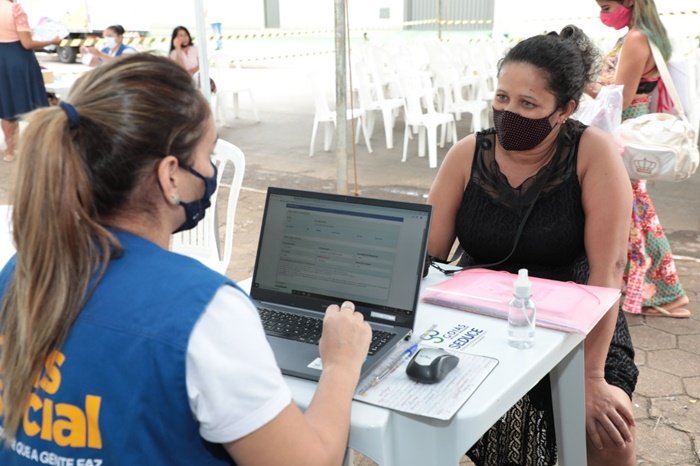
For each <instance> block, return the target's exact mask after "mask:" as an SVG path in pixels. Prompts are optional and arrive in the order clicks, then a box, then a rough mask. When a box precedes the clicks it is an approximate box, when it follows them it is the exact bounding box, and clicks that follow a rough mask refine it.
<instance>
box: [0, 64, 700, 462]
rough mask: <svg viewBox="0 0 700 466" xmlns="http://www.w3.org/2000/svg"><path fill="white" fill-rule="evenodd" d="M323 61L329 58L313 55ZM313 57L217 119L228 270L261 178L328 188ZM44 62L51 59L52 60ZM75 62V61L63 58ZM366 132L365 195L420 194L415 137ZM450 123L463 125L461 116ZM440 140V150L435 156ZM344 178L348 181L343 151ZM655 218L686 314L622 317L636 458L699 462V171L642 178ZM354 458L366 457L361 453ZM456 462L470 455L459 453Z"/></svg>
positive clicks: (269, 73)
mask: <svg viewBox="0 0 700 466" xmlns="http://www.w3.org/2000/svg"><path fill="white" fill-rule="evenodd" d="M323 63H325V65H326V66H328V67H330V68H328V69H331V70H332V64H330V63H329V62H328V61H325V62H323ZM319 64H321V62H311V61H306V62H299V63H297V64H295V66H290V67H286V68H283V69H278V68H265V69H263V68H260V69H245V70H243V72H244V76H243V77H242V79H248V80H249V82H250V83H251V85H252V86H253V91H254V94H255V98H256V101H257V105H258V110H259V112H260V116H261V120H262V121H261V122H260V123H257V122H254V121H253V120H252V114H251V113H250V112H249V111H247V110H248V109H249V107H248V102H247V101H246V100H245V96H243V97H242V102H241V109H242V112H241V117H242V118H240V119H236V120H232V121H230V122H229V126H227V127H222V128H221V129H220V136H221V137H223V138H224V139H226V140H228V141H231V142H233V143H235V144H236V145H238V146H239V147H241V148H242V149H243V151H244V152H245V154H246V175H245V179H244V182H243V190H242V192H241V195H240V200H239V207H238V212H237V214H236V219H235V225H236V227H235V240H234V242H235V244H234V258H233V260H232V263H231V266H230V267H229V270H228V274H229V275H230V276H231V277H233V278H234V279H243V278H246V277H249V276H250V275H251V273H252V267H253V261H254V253H255V249H256V245H257V240H258V234H259V227H260V218H261V207H262V203H263V200H264V193H265V190H266V188H267V187H268V186H271V185H276V186H285V187H297V188H303V189H314V190H326V191H335V189H336V182H335V179H336V168H335V154H334V152H324V151H323V150H322V148H321V147H320V146H321V140H322V138H321V137H319V138H317V149H316V154H315V155H314V157H309V156H308V151H309V140H310V135H311V126H312V121H313V100H312V96H311V89H310V85H309V83H308V79H307V74H308V72H309V71H310V70H311V69H312V68H316V67H317V66H319ZM47 66H50V67H55V68H57V69H60V66H57V65H56V64H55V63H53V62H47ZM72 66H78V65H72ZM377 126H378V127H377V128H375V131H374V136H373V138H372V140H371V143H372V146H373V149H374V152H373V153H372V154H369V153H368V151H367V149H366V147H365V146H364V143H362V142H361V143H360V145H359V146H358V147H357V154H356V159H355V160H356V166H357V175H356V179H357V187H358V190H359V193H360V194H361V195H365V196H372V197H384V198H392V199H401V200H411V201H415V202H424V199H425V196H426V194H427V191H428V188H429V186H430V183H431V182H432V179H433V177H434V175H435V172H436V171H435V170H433V169H430V168H428V163H427V159H426V158H422V159H421V158H418V157H417V149H416V142H415V140H413V141H411V142H410V144H409V158H408V161H407V162H405V163H401V162H400V160H401V148H402V143H403V122H402V121H399V123H398V125H397V126H396V127H395V129H394V142H395V147H394V149H392V150H387V149H386V146H385V142H384V137H383V128H382V125H381V123H378V125H377ZM458 133H459V135H460V136H465V135H466V134H467V133H468V128H467V121H466V120H463V121H462V122H460V123H459V125H458ZM444 153H445V150H441V151H440V158H442V156H444ZM348 166H349V168H350V173H349V175H348V178H349V180H350V182H351V186H350V189H351V190H352V189H353V186H354V185H355V183H354V179H355V175H354V173H353V171H352V168H353V163H352V160H351V161H350V162H349V165H348ZM12 169H13V164H4V163H2V164H0V202H6V201H7V200H8V195H9V191H10V189H11V173H12ZM650 191H651V193H652V197H653V198H654V200H655V203H656V206H657V209H658V211H659V215H660V217H661V222H662V224H663V225H664V227H665V228H666V231H667V234H668V236H669V238H670V240H671V243H672V245H673V248H674V253H675V254H676V255H677V256H678V257H679V259H678V260H677V262H676V263H677V266H678V268H679V272H680V274H681V278H682V282H683V284H684V286H685V288H686V291H687V293H688V295H689V296H690V300H691V304H690V305H689V308H690V309H691V310H692V311H693V317H692V318H691V319H689V320H675V319H664V318H643V317H630V318H629V324H630V327H631V331H632V336H633V340H634V344H635V349H636V351H637V356H636V360H637V363H638V364H639V366H640V379H639V384H638V386H637V392H636V394H635V397H634V406H635V417H636V420H637V430H638V463H639V464H640V465H698V464H700V439H698V435H699V434H700V402H698V400H700V356H699V355H700V305H699V304H698V301H700V175H696V176H695V178H694V179H691V180H689V181H686V182H684V183H678V184H671V183H658V184H656V185H653V186H650ZM355 464H356V465H362V466H369V465H371V464H373V463H372V462H371V461H370V460H369V459H367V458H364V457H356V458H355ZM462 464H465V465H466V464H470V463H469V462H468V461H467V460H464V461H463V463H462Z"/></svg>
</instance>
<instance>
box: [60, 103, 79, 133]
mask: <svg viewBox="0 0 700 466" xmlns="http://www.w3.org/2000/svg"><path fill="white" fill-rule="evenodd" d="M58 105H59V106H60V107H61V108H62V109H63V111H64V112H66V115H67V116H68V127H69V128H70V129H75V128H77V127H78V125H79V124H80V114H79V113H78V111H77V110H76V109H75V107H73V106H72V105H71V104H69V103H68V102H65V101H63V100H62V101H61V102H60V103H59V104H58Z"/></svg>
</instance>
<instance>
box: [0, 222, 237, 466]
mask: <svg viewBox="0 0 700 466" xmlns="http://www.w3.org/2000/svg"><path fill="white" fill-rule="evenodd" d="M117 236H118V238H119V241H120V242H121V244H122V245H123V246H124V254H123V255H122V256H121V257H120V258H118V259H115V260H113V261H112V262H111V264H110V265H109V267H108V269H107V272H106V273H105V276H104V277H103V279H102V282H101V283H100V284H99V286H98V287H97V289H96V290H95V292H94V294H93V295H92V296H91V297H90V300H89V302H88V303H87V305H86V306H85V308H84V309H83V310H82V312H81V313H80V316H79V317H78V319H77V320H76V322H75V325H74V326H73V328H72V329H71V331H70V334H69V336H68V339H67V340H66V342H65V344H64V345H63V347H62V348H61V350H60V351H59V352H54V353H53V354H52V355H51V356H50V357H49V358H48V360H47V362H46V366H45V371H44V374H43V376H42V378H41V379H40V381H39V388H37V389H36V390H35V391H34V393H33V394H32V396H31V398H30V400H29V408H28V411H27V414H26V415H25V418H24V422H23V423H21V424H20V429H19V431H18V433H17V440H16V442H15V443H14V445H13V448H11V449H9V448H2V446H0V464H1V465H3V466H10V465H32V466H36V465H37V464H56V465H68V464H71V463H70V462H69V461H68V459H74V461H73V463H72V464H73V466H99V465H104V466H107V465H129V466H131V465H142V464H143V465H174V464H183V465H229V464H233V462H232V461H231V459H230V457H229V456H228V455H227V453H226V452H225V450H224V449H223V447H222V446H221V445H215V444H211V443H208V442H206V441H205V440H203V439H202V438H201V437H200V436H199V429H198V423H197V421H196V420H195V419H194V418H193V416H192V412H191V410H190V407H189V404H188V399H187V389H186V385H185V358H186V352H187V342H188V339H189V337H190V333H191V331H192V328H193V326H194V324H195V323H196V321H197V319H198V318H199V317H200V315H201V314H202V312H203V311H204V309H205V308H206V306H207V305H208V304H209V302H210V301H211V300H212V298H213V296H214V294H215V293H216V291H217V290H218V289H219V288H220V287H221V286H222V285H225V284H229V285H232V286H235V285H234V284H233V283H232V282H231V281H230V280H229V279H228V278H227V277H225V276H223V275H220V274H218V273H216V272H214V271H212V270H210V269H208V268H206V267H204V266H203V265H201V264H200V263H199V262H197V261H195V260H193V259H190V258H188V257H185V256H180V255H178V254H174V253H171V252H169V251H166V250H163V249H161V248H160V247H158V246H156V245H155V244H153V243H150V242H148V241H146V240H144V239H142V238H139V237H137V236H134V235H131V234H127V233H123V232H119V233H117ZM13 269H14V259H13V260H12V262H11V264H10V265H9V266H8V267H6V268H5V270H3V272H2V275H1V276H0V286H1V288H0V290H4V289H5V286H6V283H7V280H8V279H9V277H10V275H11V273H12V270H13ZM230 332H231V338H235V329H230ZM1 419H2V418H1V417H0V423H1Z"/></svg>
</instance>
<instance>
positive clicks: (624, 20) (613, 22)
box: [600, 4, 632, 29]
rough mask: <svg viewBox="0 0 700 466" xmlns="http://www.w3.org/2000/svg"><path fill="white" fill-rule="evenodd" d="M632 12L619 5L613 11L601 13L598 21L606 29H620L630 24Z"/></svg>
mask: <svg viewBox="0 0 700 466" xmlns="http://www.w3.org/2000/svg"><path fill="white" fill-rule="evenodd" d="M631 17H632V10H630V9H629V8H627V7H626V6H625V5H622V4H620V6H618V7H617V8H616V9H615V11H612V12H610V11H601V12H600V20H601V21H602V22H603V24H605V25H606V26H608V27H611V28H615V29H622V28H623V27H625V26H627V25H628V24H629V23H630V18H631Z"/></svg>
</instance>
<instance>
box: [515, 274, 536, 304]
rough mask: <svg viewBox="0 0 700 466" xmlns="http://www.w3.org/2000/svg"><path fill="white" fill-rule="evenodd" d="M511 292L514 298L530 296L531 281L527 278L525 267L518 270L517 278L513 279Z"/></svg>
mask: <svg viewBox="0 0 700 466" xmlns="http://www.w3.org/2000/svg"><path fill="white" fill-rule="evenodd" d="M513 294H514V295H515V297H516V298H529V297H530V296H532V283H531V282H530V280H529V279H528V276H527V269H520V270H518V278H516V279H515V285H514V286H513Z"/></svg>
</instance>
